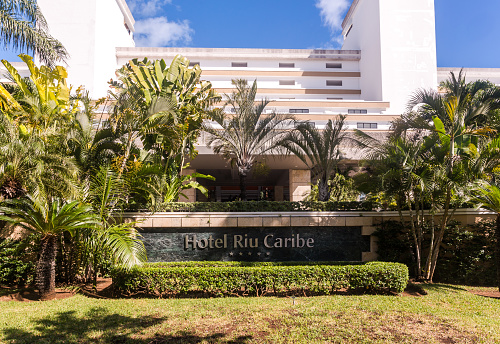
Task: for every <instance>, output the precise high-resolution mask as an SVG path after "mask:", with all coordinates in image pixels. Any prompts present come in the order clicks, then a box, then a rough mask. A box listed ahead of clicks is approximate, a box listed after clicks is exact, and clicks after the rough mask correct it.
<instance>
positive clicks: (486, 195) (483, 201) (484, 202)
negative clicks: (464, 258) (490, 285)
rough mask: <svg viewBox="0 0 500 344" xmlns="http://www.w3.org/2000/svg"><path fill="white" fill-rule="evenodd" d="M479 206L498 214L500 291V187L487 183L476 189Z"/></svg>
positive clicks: (497, 249) (499, 275) (499, 288)
mask: <svg viewBox="0 0 500 344" xmlns="http://www.w3.org/2000/svg"><path fill="white" fill-rule="evenodd" d="M474 201H476V202H477V203H478V204H479V207H482V208H486V209H489V210H491V211H493V212H495V213H496V214H497V219H496V230H495V239H496V244H495V261H496V267H497V286H498V290H499V291H500V188H499V187H498V186H497V185H495V184H485V185H483V186H482V187H479V188H477V189H476V190H475V198H474Z"/></svg>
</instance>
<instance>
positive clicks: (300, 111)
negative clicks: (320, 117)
mask: <svg viewBox="0 0 500 344" xmlns="http://www.w3.org/2000/svg"><path fill="white" fill-rule="evenodd" d="M290 113H309V109H290Z"/></svg>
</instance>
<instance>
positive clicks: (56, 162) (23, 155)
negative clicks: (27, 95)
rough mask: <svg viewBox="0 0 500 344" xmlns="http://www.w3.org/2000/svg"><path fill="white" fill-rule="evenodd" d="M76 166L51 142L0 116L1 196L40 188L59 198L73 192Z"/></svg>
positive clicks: (15, 196)
mask: <svg viewBox="0 0 500 344" xmlns="http://www.w3.org/2000/svg"><path fill="white" fill-rule="evenodd" d="M77 172H78V169H77V167H76V165H75V164H74V163H73V160H72V159H70V158H68V157H67V156H65V155H64V154H62V153H61V152H60V151H56V150H53V149H52V148H51V145H50V142H46V141H45V140H43V139H41V138H40V137H39V136H38V135H37V134H36V133H26V132H24V131H23V129H22V127H20V126H18V125H16V124H15V123H12V122H11V121H10V120H8V119H7V118H6V117H4V116H2V115H0V196H1V197H2V198H4V199H9V198H19V197H21V196H23V195H24V194H26V193H27V192H32V193H33V192H36V190H39V191H40V190H42V191H43V192H44V193H46V194H50V195H53V196H58V197H65V196H69V195H74V194H75V193H76V185H75V182H76V179H77V178H76V177H77Z"/></svg>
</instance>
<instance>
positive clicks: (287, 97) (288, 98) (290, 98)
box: [280, 97, 295, 100]
mask: <svg viewBox="0 0 500 344" xmlns="http://www.w3.org/2000/svg"><path fill="white" fill-rule="evenodd" d="M280 99H287V100H290V99H295V98H289V97H287V98H282V97H280Z"/></svg>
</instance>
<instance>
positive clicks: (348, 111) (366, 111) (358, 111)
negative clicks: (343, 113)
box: [347, 109, 368, 113]
mask: <svg viewBox="0 0 500 344" xmlns="http://www.w3.org/2000/svg"><path fill="white" fill-rule="evenodd" d="M347 113H368V110H356V109H349V110H347Z"/></svg>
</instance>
